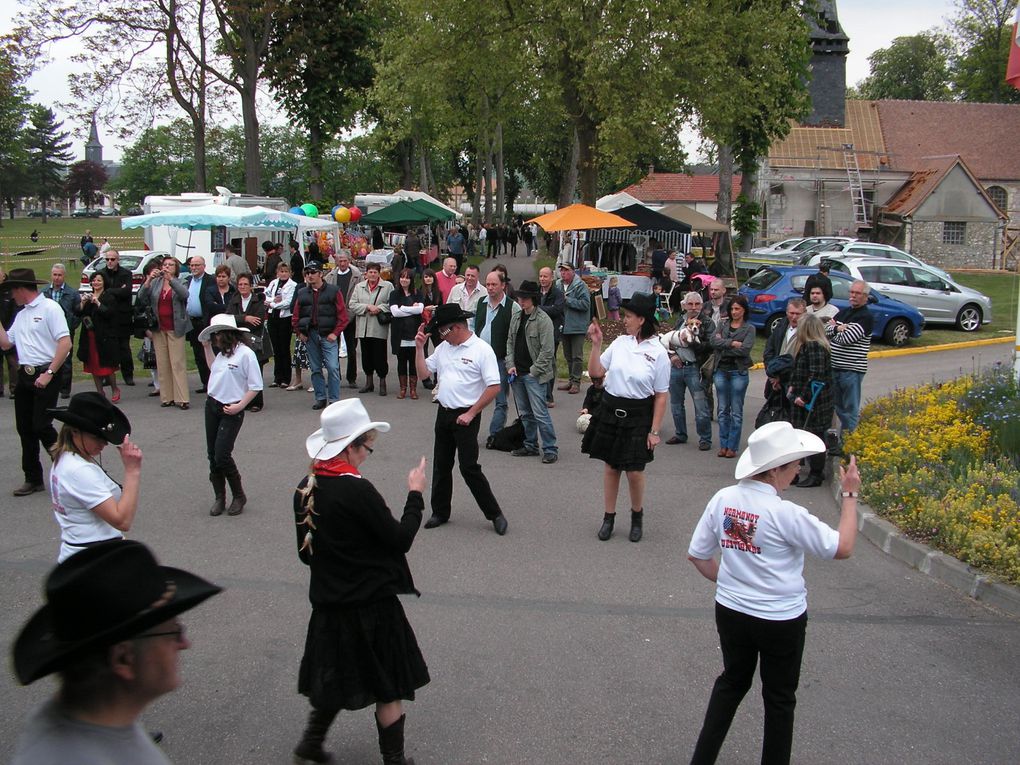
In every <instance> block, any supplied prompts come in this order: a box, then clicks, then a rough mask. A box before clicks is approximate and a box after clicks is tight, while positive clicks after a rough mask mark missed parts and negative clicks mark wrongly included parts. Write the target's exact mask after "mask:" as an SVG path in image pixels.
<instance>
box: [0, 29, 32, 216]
mask: <svg viewBox="0 0 1020 765" xmlns="http://www.w3.org/2000/svg"><path fill="white" fill-rule="evenodd" d="M26 74H27V70H26V69H25V67H24V66H23V64H22V62H21V61H20V60H19V57H18V53H17V49H16V47H15V43H14V41H8V42H7V44H6V45H3V46H0V200H3V202H4V204H6V206H7V208H8V210H9V212H10V216H11V219H13V218H14V207H15V201H16V199H17V198H18V197H19V196H23V195H24V194H25V193H26V189H25V188H24V187H25V181H26V180H27V178H28V174H27V164H28V150H27V147H26V144H25V139H26V132H25V125H26V123H27V121H28V114H29V101H28V91H27V90H26V89H25V85H24V81H25V76H26ZM2 225H3V217H2V216H0V226H2Z"/></svg>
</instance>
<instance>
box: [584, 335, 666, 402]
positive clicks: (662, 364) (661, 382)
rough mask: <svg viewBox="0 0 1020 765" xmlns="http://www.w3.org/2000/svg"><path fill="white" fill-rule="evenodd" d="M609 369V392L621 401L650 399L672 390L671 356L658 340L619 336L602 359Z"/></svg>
mask: <svg viewBox="0 0 1020 765" xmlns="http://www.w3.org/2000/svg"><path fill="white" fill-rule="evenodd" d="M599 359H600V360H601V361H602V366H604V367H605V368H606V390H607V391H609V393H610V395H613V396H619V397H620V398H648V397H649V396H651V395H653V394H655V393H666V392H667V391H668V390H669V354H668V353H666V349H665V348H663V347H662V343H660V342H659V340H658V338H657V337H654V336H653V337H651V338H649V339H648V340H642V341H641V342H640V343H639V342H638V341H637V338H635V337H634V336H633V335H620V336H619V337H618V338H616V339H615V340H614V341H613V342H612V343H610V345H609V347H608V348H606V350H604V351H603V352H602V355H601V356H599Z"/></svg>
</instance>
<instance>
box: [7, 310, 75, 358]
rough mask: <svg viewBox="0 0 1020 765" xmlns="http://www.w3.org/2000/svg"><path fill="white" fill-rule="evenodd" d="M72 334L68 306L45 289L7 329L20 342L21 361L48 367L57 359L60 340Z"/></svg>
mask: <svg viewBox="0 0 1020 765" xmlns="http://www.w3.org/2000/svg"><path fill="white" fill-rule="evenodd" d="M70 334H71V333H70V331H69V330H68V329H67V317H66V316H64V309H63V308H61V307H60V304H59V303H56V302H54V301H52V300H50V299H49V298H48V297H46V296H45V295H43V294H42V293H41V292H40V293H39V294H38V295H37V296H36V298H35V300H33V301H32V302H31V303H27V304H26V305H25V307H24V308H22V309H21V311H19V312H18V315H17V316H15V317H14V323H13V324H12V325H11V328H10V329H9V330H7V336H8V337H9V338H10V340H11V342H12V343H14V344H15V345H16V346H18V361H19V362H20V363H22V364H29V365H31V366H34V367H46V366H47V365H48V364H49V363H50V362H51V361H53V357H54V356H55V355H56V353H57V341H58V340H59V339H60V338H62V337H68V336H69V335H70ZM43 371H46V370H45V369H44V370H43ZM54 371H55V370H54Z"/></svg>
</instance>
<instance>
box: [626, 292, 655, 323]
mask: <svg viewBox="0 0 1020 765" xmlns="http://www.w3.org/2000/svg"><path fill="white" fill-rule="evenodd" d="M621 308H623V310H624V311H630V312H631V313H633V314H637V315H638V316H643V317H644V318H645V320H646V321H650V322H653V323H654V322H655V321H656V319H655V309H656V304H655V295H651V294H649V293H647V292H635V293H634V294H633V295H631V296H630V299H628V300H624V301H623V305H622V306H621Z"/></svg>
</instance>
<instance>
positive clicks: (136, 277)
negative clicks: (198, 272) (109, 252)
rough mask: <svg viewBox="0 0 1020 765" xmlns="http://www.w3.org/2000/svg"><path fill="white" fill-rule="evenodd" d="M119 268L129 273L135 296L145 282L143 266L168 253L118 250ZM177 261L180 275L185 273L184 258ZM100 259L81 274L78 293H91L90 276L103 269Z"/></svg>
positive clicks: (178, 257) (90, 264)
mask: <svg viewBox="0 0 1020 765" xmlns="http://www.w3.org/2000/svg"><path fill="white" fill-rule="evenodd" d="M119 253H120V267H121V268H126V269H127V270H128V271H130V272H131V292H132V294H136V293H137V292H138V288H139V287H141V286H142V282H143V281H145V279H144V277H143V276H142V269H143V268H145V264H146V263H148V262H149V261H150V260H152V259H153V258H165V257H167V255H168V254H169V253H166V252H160V251H158V250H157V251H152V252H150V251H149V250H120V251H119ZM177 259H178V260H179V261H180V262H181V274H182V275H183V274H185V273H187V269H186V268H184V258H183V257H181V256H177ZM105 265H106V264H105V263H104V262H103V258H102V257H98V258H96V259H95V260H93V261H92V262H91V263H89V264H88V265H87V266H85V268H83V269H82V272H81V284H80V285H79V286H78V292H92V284H91V281H92V274H94V273H95V272H96V269H98V268H100V267H101V266H103V267H105Z"/></svg>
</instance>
